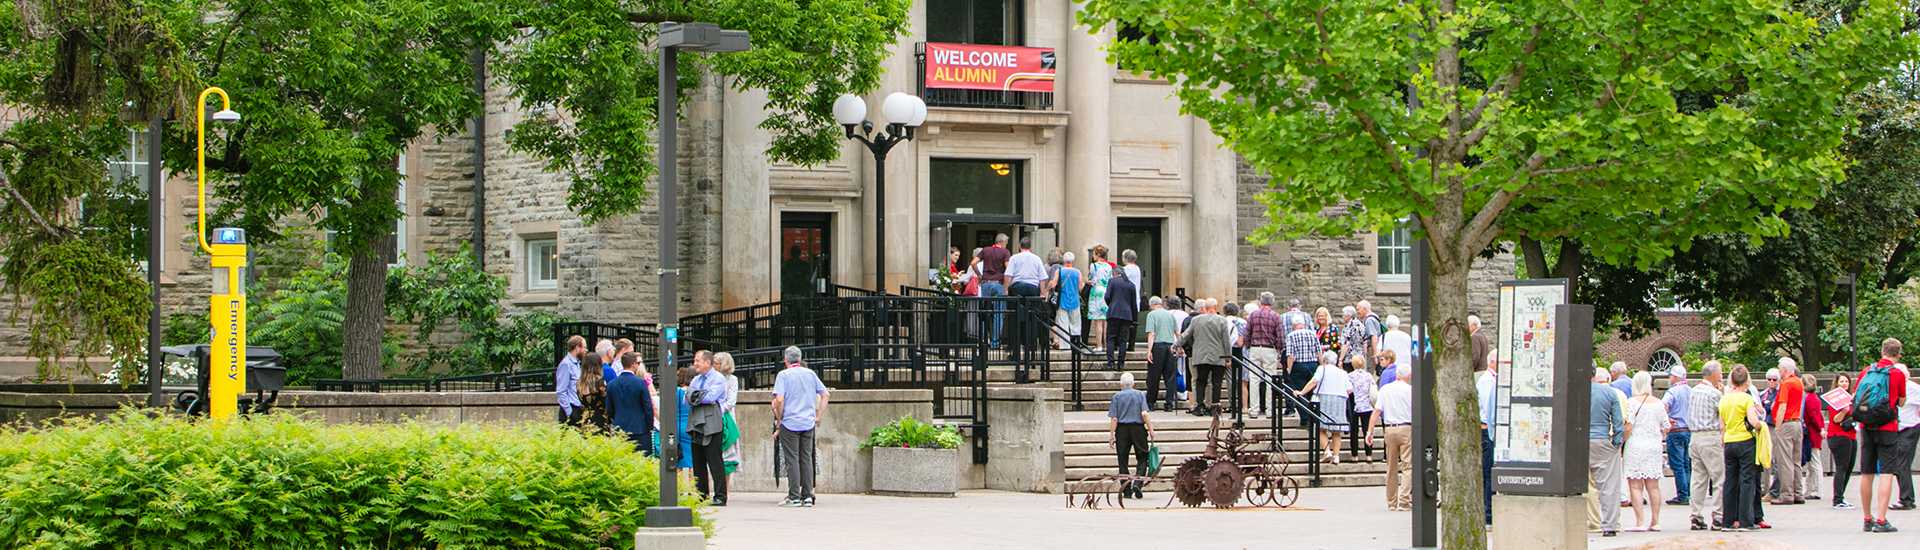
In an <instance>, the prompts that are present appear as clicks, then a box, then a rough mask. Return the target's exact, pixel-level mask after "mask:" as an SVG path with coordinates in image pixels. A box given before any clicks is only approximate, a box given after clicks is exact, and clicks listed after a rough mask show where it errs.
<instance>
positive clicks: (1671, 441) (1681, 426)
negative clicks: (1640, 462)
mask: <svg viewBox="0 0 1920 550" xmlns="http://www.w3.org/2000/svg"><path fill="white" fill-rule="evenodd" d="M1667 380H1668V381H1669V382H1671V383H1670V384H1667V395H1666V396H1665V397H1663V398H1662V399H1661V401H1662V402H1665V403H1666V405H1667V424H1668V426H1669V427H1668V428H1667V469H1669V470H1672V471H1673V499H1672V500H1668V501H1667V505H1669V506H1685V505H1687V503H1688V502H1690V499H1691V498H1692V496H1693V493H1692V490H1693V489H1692V483H1691V481H1692V480H1693V477H1692V475H1691V474H1692V472H1691V471H1690V470H1689V468H1690V467H1691V466H1692V462H1690V461H1688V459H1687V449H1688V448H1690V447H1692V446H1693V433H1692V432H1693V429H1692V424H1689V423H1688V414H1687V406H1688V405H1691V404H1692V399H1693V388H1690V387H1688V386H1687V366H1686V365H1684V364H1676V365H1674V366H1673V368H1671V369H1668V370H1667Z"/></svg>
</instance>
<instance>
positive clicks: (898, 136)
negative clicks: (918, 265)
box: [833, 92, 927, 292]
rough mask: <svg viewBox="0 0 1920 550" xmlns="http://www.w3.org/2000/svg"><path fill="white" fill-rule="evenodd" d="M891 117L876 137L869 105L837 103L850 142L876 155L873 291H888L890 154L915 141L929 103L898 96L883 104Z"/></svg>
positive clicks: (847, 98) (848, 99)
mask: <svg viewBox="0 0 1920 550" xmlns="http://www.w3.org/2000/svg"><path fill="white" fill-rule="evenodd" d="M880 111H881V112H882V113H883V114H885V115H887V121H888V123H887V130H886V131H884V132H880V133H878V134H875V133H874V132H873V123H872V122H869V121H867V103H866V102H865V101H862V100H861V99H860V98H859V97H858V96H855V95H853V94H845V95H842V96H840V98H839V99H835V100H834V101H833V119H834V121H835V122H839V123H840V125H841V126H844V127H846V129H847V139H852V140H857V141H859V142H860V143H862V144H865V145H866V146H867V151H869V152H872V153H873V166H874V168H873V189H874V206H873V289H874V290H878V291H882V292H885V291H886V288H887V151H891V150H893V146H895V145H899V144H900V142H902V141H911V140H913V130H914V129H915V128H919V127H920V124H921V123H923V122H926V121H927V102H925V101H922V100H921V99H920V98H919V97H918V96H914V95H910V94H905V93H900V92H894V93H892V94H890V95H888V96H887V99H886V101H885V102H884V103H881V104H880Z"/></svg>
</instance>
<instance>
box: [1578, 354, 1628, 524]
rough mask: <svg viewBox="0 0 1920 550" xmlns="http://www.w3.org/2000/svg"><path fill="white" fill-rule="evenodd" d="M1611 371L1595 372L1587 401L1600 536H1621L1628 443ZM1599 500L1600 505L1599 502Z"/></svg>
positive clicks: (1589, 468) (1589, 472) (1590, 469)
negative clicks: (1622, 455)
mask: <svg viewBox="0 0 1920 550" xmlns="http://www.w3.org/2000/svg"><path fill="white" fill-rule="evenodd" d="M1608 378H1609V376H1608V373H1607V371H1605V370H1601V369H1594V373H1593V387H1592V388H1590V389H1589V392H1590V395H1589V396H1588V401H1587V407H1588V408H1587V475H1588V476H1590V477H1591V478H1592V479H1593V487H1594V489H1595V490H1594V491H1592V492H1590V493H1588V495H1590V496H1589V497H1588V500H1587V505H1588V506H1596V505H1597V506H1598V507H1599V509H1600V536H1603V537H1613V536H1619V535H1620V498H1619V496H1618V495H1619V494H1620V485H1621V483H1622V481H1623V477H1624V475H1623V474H1625V473H1626V472H1625V471H1624V470H1623V469H1622V464H1621V462H1622V460H1621V458H1620V445H1621V444H1623V443H1625V441H1624V440H1625V438H1626V429H1627V420H1626V414H1625V411H1623V410H1621V403H1620V394H1618V393H1614V391H1613V386H1609V385H1607V383H1606V382H1607V379H1608ZM1595 499H1598V502H1596V501H1595Z"/></svg>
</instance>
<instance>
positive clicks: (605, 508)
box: [0, 410, 712, 549]
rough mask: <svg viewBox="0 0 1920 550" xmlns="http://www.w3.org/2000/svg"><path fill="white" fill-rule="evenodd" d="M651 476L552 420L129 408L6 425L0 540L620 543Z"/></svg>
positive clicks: (253, 544) (651, 487)
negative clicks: (101, 417)
mask: <svg viewBox="0 0 1920 550" xmlns="http://www.w3.org/2000/svg"><path fill="white" fill-rule="evenodd" d="M658 471H659V470H658V467H657V465H656V464H655V462H654V461H653V460H651V459H646V458H643V457H642V456H641V455H638V454H635V453H634V452H633V447H632V445H631V444H628V443H626V442H624V441H616V440H615V439H612V438H607V437H601V436H590V435H583V434H581V433H579V432H577V431H574V430H570V429H566V428H563V427H559V426H554V425H547V424H523V425H460V426H453V427H448V426H435V425H422V424H404V425H393V424H386V425H333V426H329V425H323V424H320V423H318V422H315V421H311V420H303V419H299V418H296V417H293V416H291V415H280V414H276V415H269V416H264V417H257V418H251V419H244V420H236V421H231V422H226V423H206V422H202V423H193V422H188V421H185V420H180V419H177V418H149V417H147V416H145V415H143V414H141V413H139V412H135V411H131V410H129V411H123V412H121V413H120V414H118V415H115V416H114V417H113V418H111V419H109V420H105V421H98V422H95V421H85V420H81V421H75V422H72V423H70V424H67V425H64V426H57V427H48V428H32V429H25V430H0V547H6V548H108V547H113V548H182V547H200V548H299V549H307V548H599V547H613V548H619V547H622V546H626V545H630V544H632V542H631V541H632V540H633V538H632V537H633V531H634V529H635V528H636V527H639V526H640V525H642V524H644V522H645V510H646V509H647V507H648V506H652V505H654V504H656V503H657V501H658V496H659V478H658ZM683 487H686V485H683ZM696 500H697V497H696V496H692V495H691V494H689V496H687V497H683V499H682V501H683V502H695V501H696ZM695 512H696V517H697V518H699V519H698V522H699V523H700V524H701V526H702V527H703V528H706V529H708V530H709V531H711V528H712V526H711V523H710V521H709V520H706V519H704V518H701V517H700V516H702V515H703V512H704V509H703V508H698V507H697V508H696V510H695Z"/></svg>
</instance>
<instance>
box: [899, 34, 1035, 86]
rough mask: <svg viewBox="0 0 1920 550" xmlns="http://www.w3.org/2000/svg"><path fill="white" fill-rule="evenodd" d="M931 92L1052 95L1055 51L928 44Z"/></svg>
mask: <svg viewBox="0 0 1920 550" xmlns="http://www.w3.org/2000/svg"><path fill="white" fill-rule="evenodd" d="M926 56H927V57H926V67H927V72H926V83H927V88H928V89H957V90H993V91H1001V92H1052V91H1053V75H1054V65H1055V61H1056V60H1055V58H1054V54H1053V48H1028V47H1024V46H995V45H990V44H946V43H941V42H928V43H927V44H926Z"/></svg>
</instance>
